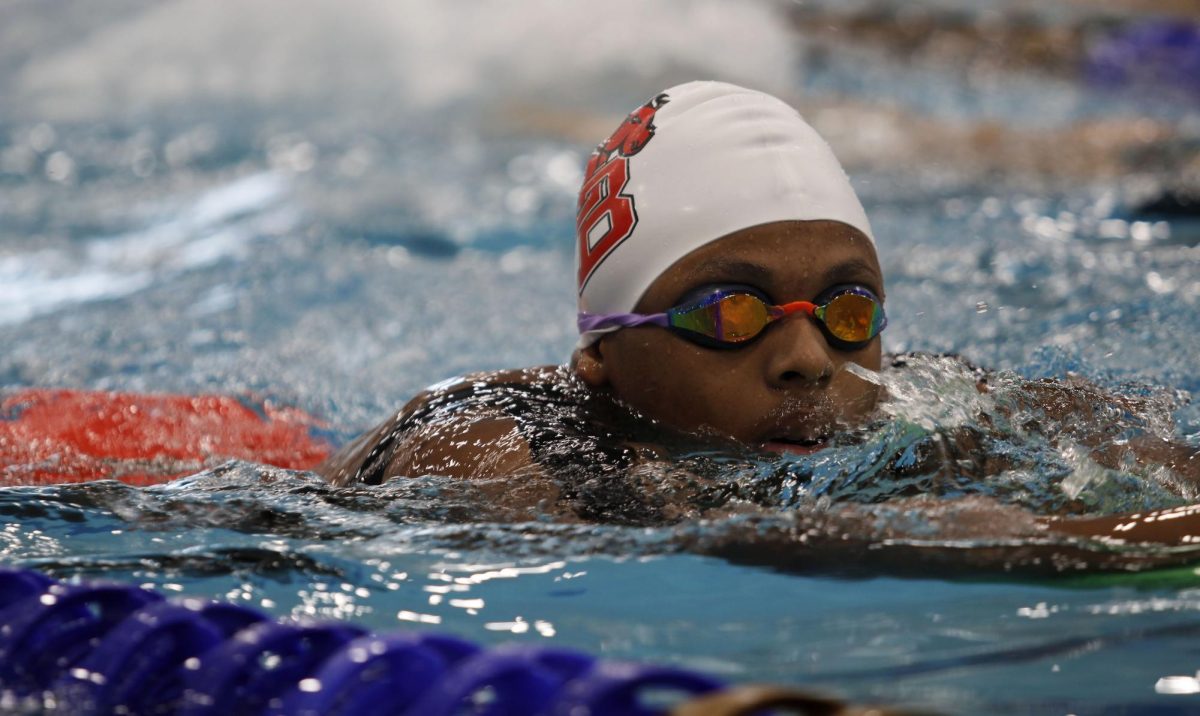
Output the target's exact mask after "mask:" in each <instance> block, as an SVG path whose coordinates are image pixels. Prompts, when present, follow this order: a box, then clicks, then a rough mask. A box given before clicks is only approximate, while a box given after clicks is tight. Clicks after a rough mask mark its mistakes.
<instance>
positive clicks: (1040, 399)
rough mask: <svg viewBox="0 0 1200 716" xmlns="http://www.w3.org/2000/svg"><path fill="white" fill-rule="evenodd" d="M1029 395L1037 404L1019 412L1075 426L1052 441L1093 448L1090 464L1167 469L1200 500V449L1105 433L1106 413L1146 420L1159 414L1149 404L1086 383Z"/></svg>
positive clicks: (1041, 385) (1045, 384) (1037, 389)
mask: <svg viewBox="0 0 1200 716" xmlns="http://www.w3.org/2000/svg"><path fill="white" fill-rule="evenodd" d="M978 387H979V390H980V392H987V391H988V387H987V382H986V379H985V380H982V381H981V382H980V383H979V384H978ZM1028 390H1029V393H1030V394H1031V395H1032V396H1034V399H1035V401H1036V402H1034V403H1031V404H1025V405H1021V406H1019V407H1020V408H1022V409H1025V410H1028V409H1030V408H1033V409H1035V410H1036V412H1038V413H1041V415H1042V416H1043V417H1044V419H1045V420H1046V421H1047V422H1049V423H1052V424H1056V425H1058V426H1070V429H1068V430H1063V431H1060V432H1058V433H1057V434H1055V435H1052V436H1051V437H1052V438H1053V439H1059V438H1062V437H1066V438H1069V439H1071V440H1074V441H1077V442H1079V443H1080V444H1082V445H1084V446H1086V447H1089V448H1092V452H1091V458H1092V459H1093V460H1095V461H1096V462H1097V463H1099V464H1100V465H1102V466H1104V467H1107V468H1110V469H1115V470H1119V469H1127V468H1128V465H1126V464H1125V461H1126V460H1127V459H1128V458H1132V459H1133V461H1134V463H1136V464H1137V465H1138V466H1139V467H1143V468H1155V467H1165V468H1167V469H1169V470H1171V471H1172V472H1173V473H1174V474H1175V475H1176V477H1178V478H1179V480H1180V481H1181V482H1182V486H1183V487H1187V488H1190V493H1187V492H1185V497H1187V498H1190V499H1196V498H1200V448H1198V447H1193V446H1191V445H1187V444H1184V443H1180V442H1176V441H1174V440H1168V439H1164V438H1161V437H1159V436H1157V435H1153V434H1146V435H1141V436H1138V437H1135V438H1133V439H1131V440H1128V441H1126V442H1121V443H1117V442H1115V441H1114V436H1113V435H1111V434H1109V433H1108V432H1106V430H1105V428H1106V427H1107V426H1108V424H1107V420H1106V418H1105V416H1104V414H1103V413H1104V410H1105V409H1106V408H1115V409H1117V410H1118V411H1120V412H1123V413H1129V414H1131V415H1135V416H1145V415H1148V414H1149V413H1150V412H1151V411H1152V410H1154V408H1152V407H1151V406H1150V405H1149V404H1148V403H1147V402H1146V401H1145V400H1143V399H1140V398H1136V397H1131V396H1123V395H1114V394H1113V393H1111V392H1109V391H1107V390H1105V389H1103V388H1101V387H1099V386H1097V385H1094V384H1092V383H1090V382H1088V381H1085V380H1081V379H1068V380H1065V381H1059V380H1050V379H1046V380H1041V381H1038V382H1036V383H1033V384H1031V385H1030V386H1029V388H1028Z"/></svg>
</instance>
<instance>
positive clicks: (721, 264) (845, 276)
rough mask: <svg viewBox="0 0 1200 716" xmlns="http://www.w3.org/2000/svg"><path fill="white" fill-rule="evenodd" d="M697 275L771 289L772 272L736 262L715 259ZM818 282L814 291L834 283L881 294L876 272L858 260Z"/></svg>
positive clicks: (828, 271) (844, 263) (838, 266)
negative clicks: (857, 285) (864, 287)
mask: <svg viewBox="0 0 1200 716" xmlns="http://www.w3.org/2000/svg"><path fill="white" fill-rule="evenodd" d="M696 273H697V274H698V279H699V280H704V281H713V280H719V281H728V282H730V283H745V284H749V285H752V286H760V287H762V288H767V287H769V286H772V285H774V280H775V272H774V271H772V270H771V268H770V267H768V266H763V265H762V264H757V263H753V262H750V261H740V260H737V259H722V258H716V259H712V260H711V261H706V262H705V263H704V264H702V265H701V266H700V267H699V268H698V269H697V271H696ZM820 278H821V282H822V284H823V285H822V286H820V287H817V288H818V290H819V289H821V288H824V287H826V286H831V285H833V284H837V283H854V282H862V283H866V284H870V285H869V286H868V288H871V289H873V290H875V291H876V292H878V291H881V290H882V286H880V285H879V284H880V282H881V278H880V275H879V271H878V270H877V269H876V268H875V267H874V266H872V265H871V264H869V263H867V262H866V261H864V260H862V259H859V258H852V259H846V260H845V261H842V262H840V263H836V264H834V265H832V266H830V267H829V268H827V269H825V271H824V273H823V274H822V275H821V277H820Z"/></svg>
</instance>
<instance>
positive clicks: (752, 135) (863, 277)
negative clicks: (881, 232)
mask: <svg viewBox="0 0 1200 716" xmlns="http://www.w3.org/2000/svg"><path fill="white" fill-rule="evenodd" d="M585 174H586V176H585V179H584V183H583V187H582V189H581V190H580V196H579V210H578V218H577V237H576V238H577V242H576V245H577V250H576V258H577V264H576V268H577V272H578V273H577V278H578V282H579V283H578V288H579V310H580V316H581V320H580V333H581V335H580V341H579V346H578V350H577V351H576V355H575V359H574V364H575V370H576V373H577V374H578V375H579V376H580V377H581V378H583V379H584V380H585V381H586V382H587V383H589V384H590V385H592V386H593V387H603V388H606V389H611V390H612V391H613V392H614V393H615V394H616V395H617V397H619V398H621V399H623V400H625V401H626V402H627V403H629V404H630V405H632V406H633V407H635V408H637V409H638V410H640V411H642V412H643V413H646V414H648V415H649V416H650V417H653V418H657V419H660V420H662V421H664V422H666V423H668V424H671V425H674V426H676V427H679V428H682V429H685V430H690V431H700V432H709V433H713V434H716V435H721V436H726V437H732V438H734V439H736V440H739V441H742V442H746V443H750V444H755V445H765V446H767V448H768V449H786V448H787V446H791V447H796V446H798V445H807V444H820V443H821V442H822V441H823V440H825V439H827V438H828V437H829V435H831V434H832V433H833V432H834V431H836V430H837V429H838V428H839V427H844V426H847V425H852V424H855V423H857V422H860V421H861V419H862V418H863V416H865V415H866V414H868V413H870V412H871V411H872V410H873V408H874V405H875V400H876V396H877V389H876V386H875V385H874V384H872V383H869V382H867V381H866V380H863V379H862V378H860V377H859V376H858V375H855V373H854V371H849V370H846V367H847V365H849V364H851V363H853V364H857V365H859V366H861V367H864V368H868V369H870V370H879V368H880V364H881V355H882V354H881V348H880V341H879V338H878V335H877V334H878V330H880V329H881V328H882V326H883V322H882V320H881V319H882V315H880V316H878V319H880V320H876V321H875V323H873V324H871V325H869V326H868V329H867V332H866V333H864V334H863V335H861V336H854V338H855V339H856V340H853V341H845V340H840V339H838V338H837V337H836V336H835V335H834V332H835V330H837V329H836V327H835V326H833V325H832V324H831V322H830V320H829V316H828V315H816V314H814V312H813V309H812V306H814V305H817V304H822V303H828V302H829V300H830V298H831V297H833V296H837V295H839V294H840V293H844V292H846V291H847V290H850V291H852V292H857V294H862V295H868V296H871V297H873V298H875V299H876V303H877V305H878V306H879V307H880V309H882V301H883V276H882V273H881V271H880V268H879V262H878V258H877V257H876V253H875V243H874V239H873V238H872V233H871V227H870V224H869V223H868V221H867V217H866V214H865V212H864V211H863V208H862V205H861V204H860V203H859V201H858V198H857V196H856V195H855V193H854V190H853V189H852V188H851V186H850V182H849V180H848V179H847V177H846V174H845V172H844V171H843V170H842V167H841V165H840V164H839V163H838V161H837V159H836V158H835V157H834V156H833V152H832V151H831V150H830V149H829V146H828V145H827V144H826V143H825V142H824V140H822V139H821V138H820V136H818V135H817V133H816V132H815V131H814V130H813V129H812V127H810V126H809V125H808V124H807V123H806V122H805V121H804V120H803V119H802V118H801V117H800V115H799V114H798V113H797V112H796V111H795V110H794V109H792V108H791V107H789V106H788V105H787V104H785V103H783V102H782V101H780V100H779V99H777V98H775V97H772V96H770V95H766V94H763V93H761V92H757V91H754V90H749V89H745V88H742V87H736V86H734V85H729V84H725V83H719V82H691V83H687V84H683V85H679V86H676V87H672V88H670V89H668V90H666V91H665V92H662V93H661V94H659V95H656V96H655V97H653V98H652V99H651V100H650V101H648V102H647V103H646V104H644V105H642V106H641V107H639V108H638V109H636V110H634V111H633V113H631V114H630V115H629V116H628V117H627V118H626V119H625V121H624V122H623V123H622V124H621V126H620V127H619V128H618V129H617V131H616V132H615V133H614V134H613V135H612V136H611V137H610V138H609V139H608V140H607V141H605V142H603V143H602V144H600V145H599V146H598V147H597V148H596V150H595V152H594V153H593V154H592V156H591V158H590V160H589V162H588V165H587V169H586V172H585ZM715 291H730V292H734V293H739V295H743V296H752V297H753V298H754V299H756V300H751V301H750V303H751V304H757V305H781V304H791V305H792V307H793V309H795V310H793V311H791V312H789V313H787V314H786V315H785V314H778V316H777V317H776V319H775V320H772V321H771V322H770V325H765V326H755V328H757V329H760V330H756V331H754V332H753V335H752V336H751V337H750V338H748V339H746V340H744V341H743V342H740V343H737V345H736V346H730V345H723V344H722V341H721V340H718V341H715V342H714V341H712V340H707V339H706V338H705V337H704V336H701V337H700V338H697V336H696V335H694V334H693V333H691V332H689V331H687V330H682V331H681V330H676V329H677V328H679V326H677V325H672V329H671V330H667V329H666V328H665V327H664V325H663V323H662V319H661V318H658V319H655V320H656V321H657V325H654V324H651V325H645V324H639V323H638V322H639V321H640V318H641V317H645V316H663V315H665V314H666V312H667V311H668V310H669V309H672V308H678V307H680V306H689V305H694V304H696V302H697V301H700V302H703V301H705V300H708V297H711V296H713V295H714V292H715ZM739 300H740V299H739ZM801 303H803V304H804V305H805V306H806V307H807V308H804V309H803V310H801V309H797V308H796V306H799V305H800V304H801ZM756 310H757V308H756ZM855 310H858V309H857V308H856V309H855ZM796 311H800V312H801V313H804V315H793V314H794V313H795V312H796ZM776 313H778V312H776ZM632 314H637V316H633V315H632ZM760 314H761V311H760ZM746 315H748V314H746ZM862 315H863V316H864V317H865V318H864V320H867V321H868V323H869V322H870V321H871V320H874V319H872V318H871V317H870V315H869V314H862ZM596 317H600V320H596ZM612 317H615V319H613V318H612ZM760 317H761V315H760ZM709 327H710V328H711V325H710V326H709ZM780 446H784V447H782V448H781V447H780ZM797 449H798V448H797Z"/></svg>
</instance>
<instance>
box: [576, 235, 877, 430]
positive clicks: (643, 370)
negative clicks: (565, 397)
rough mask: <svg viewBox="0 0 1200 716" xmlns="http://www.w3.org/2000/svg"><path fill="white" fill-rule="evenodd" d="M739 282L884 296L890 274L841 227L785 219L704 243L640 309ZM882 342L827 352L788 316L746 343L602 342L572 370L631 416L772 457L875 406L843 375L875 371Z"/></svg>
mask: <svg viewBox="0 0 1200 716" xmlns="http://www.w3.org/2000/svg"><path fill="white" fill-rule="evenodd" d="M730 284H737V285H743V286H751V287H753V288H756V289H758V290H759V291H761V292H762V293H764V294H766V296H767V297H768V298H769V299H770V300H771V301H772V302H773V303H776V304H783V303H787V302H790V301H799V300H805V301H812V300H813V299H815V298H818V297H819V296H820V295H821V294H822V293H823V292H825V291H826V290H828V289H830V288H831V287H834V286H840V285H845V284H856V285H861V286H864V287H866V288H868V289H870V290H871V292H872V293H874V294H875V295H877V296H879V297H880V298H882V297H883V274H882V272H881V271H880V268H879V261H878V259H877V257H876V255H875V249H874V246H873V245H872V244H871V242H870V241H868V240H867V238H866V237H865V236H863V235H862V234H861V233H859V232H858V231H857V230H856V229H853V228H851V227H849V226H847V225H845V224H841V223H838V222H834V221H803V222H802V221H786V222H777V223H772V224H764V225H761V226H756V227H751V228H748V229H743V230H741V231H738V232H735V233H733V234H729V235H728V236H725V237H723V238H721V239H718V240H716V241H714V242H712V243H709V244H706V245H705V246H702V247H701V248H699V249H696V250H695V251H692V252H691V253H689V254H688V255H687V256H685V257H683V258H682V259H680V260H679V261H677V262H676V263H675V264H673V265H672V266H671V268H669V269H668V270H667V271H665V272H664V273H663V274H662V275H661V276H659V277H658V278H657V279H656V280H655V281H654V283H652V284H651V285H650V287H649V288H648V289H647V290H646V293H645V294H644V295H643V296H642V299H641V300H640V301H639V302H638V304H637V307H636V312H638V313H659V312H663V311H666V310H667V309H668V308H671V307H673V306H677V305H679V304H681V303H683V302H685V301H686V300H688V299H689V298H691V297H693V296H694V295H695V294H696V293H697V292H698V291H700V292H702V291H704V290H705V288H706V287H711V286H717V285H730ZM881 359H882V352H881V348H880V339H879V337H878V336H876V337H875V338H874V339H872V340H871V342H870V343H868V344H867V345H866V346H864V347H862V348H859V349H857V350H844V349H842V348H839V347H837V346H834V345H831V344H830V342H829V341H828V340H827V339H826V337H825V334H824V333H823V332H822V331H821V329H820V327H819V326H818V325H817V323H816V320H815V319H813V318H810V317H808V316H804V315H799V314H796V315H791V316H788V317H785V318H783V319H782V320H779V321H776V322H775V323H772V324H771V325H769V326H768V327H767V329H766V330H765V331H763V333H762V334H761V335H760V336H759V337H758V338H756V339H755V340H754V341H752V342H750V343H749V344H748V345H744V346H742V347H738V348H734V349H721V348H710V347H704V346H700V345H697V344H695V343H693V342H691V341H688V340H687V339H686V338H684V337H682V336H680V335H678V334H677V333H675V332H672V331H670V330H667V329H664V328H661V327H658V326H641V327H637V328H626V329H622V330H620V331H617V332H615V333H611V334H608V335H606V336H604V337H603V338H602V339H601V340H600V341H599V342H597V343H596V344H593V345H592V346H590V347H588V348H587V349H585V350H583V351H580V352H579V353H578V354H577V355H576V357H575V370H576V373H577V374H578V375H579V376H580V377H581V378H582V379H583V380H584V381H586V382H587V383H588V384H589V385H591V386H592V387H593V388H596V389H600V390H611V391H613V393H614V394H615V395H616V396H617V397H619V398H620V399H621V400H623V401H625V402H626V403H627V404H629V405H630V406H631V407H633V408H635V409H636V410H638V411H640V412H642V413H644V414H646V415H648V416H650V417H653V418H656V419H658V420H661V421H662V422H664V423H666V424H668V425H672V426H674V427H677V428H679V429H681V430H685V431H689V432H696V433H701V434H710V435H713V436H720V437H726V438H733V439H735V440H737V441H739V442H743V443H747V444H750V445H753V446H762V447H765V448H766V449H768V450H775V451H784V450H787V451H795V452H803V451H806V450H807V451H811V450H813V449H816V448H818V447H819V446H820V445H821V444H822V443H823V442H824V440H825V439H827V438H828V437H829V436H830V435H832V434H833V433H834V432H836V431H837V430H838V429H840V428H845V427H852V426H855V425H858V424H860V423H861V422H862V421H863V420H864V418H866V417H867V416H868V415H869V414H870V413H871V412H872V411H873V410H874V408H875V403H876V401H877V400H878V397H879V396H878V387H877V386H875V385H874V384H872V383H869V382H867V381H865V380H863V379H861V378H859V377H857V376H855V375H854V374H852V373H850V372H849V371H847V370H846V369H845V368H846V366H847V365H848V364H850V363H856V364H858V365H860V366H862V367H864V368H869V369H870V370H873V371H878V370H879V369H880V363H881Z"/></svg>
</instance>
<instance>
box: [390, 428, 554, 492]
mask: <svg viewBox="0 0 1200 716" xmlns="http://www.w3.org/2000/svg"><path fill="white" fill-rule="evenodd" d="M533 464H534V463H533V456H532V453H531V452H530V450H529V443H528V442H526V440H525V438H524V436H522V435H521V430H520V428H519V427H518V426H517V424H516V422H515V421H513V420H512V419H511V418H505V417H492V418H477V419H474V420H469V421H463V422H460V423H451V424H442V425H434V426H423V427H420V428H417V429H415V430H412V431H411V433H410V434H409V435H407V436H406V437H405V438H404V440H403V442H402V443H401V444H400V445H399V446H398V448H397V450H396V456H395V457H394V458H393V459H392V462H391V464H389V465H388V468H387V471H386V473H385V474H386V478H385V479H388V478H392V477H418V476H422V475H439V476H443V477H459V478H467V479H478V478H489V477H505V476H509V475H513V474H515V473H518V472H521V471H523V470H526V469H528V468H530V467H531V466H532V465H533Z"/></svg>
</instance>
